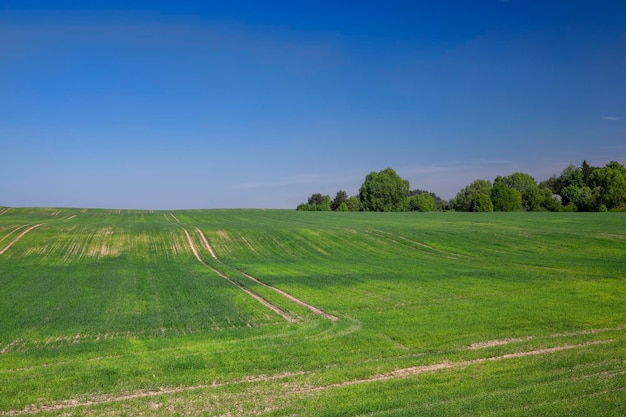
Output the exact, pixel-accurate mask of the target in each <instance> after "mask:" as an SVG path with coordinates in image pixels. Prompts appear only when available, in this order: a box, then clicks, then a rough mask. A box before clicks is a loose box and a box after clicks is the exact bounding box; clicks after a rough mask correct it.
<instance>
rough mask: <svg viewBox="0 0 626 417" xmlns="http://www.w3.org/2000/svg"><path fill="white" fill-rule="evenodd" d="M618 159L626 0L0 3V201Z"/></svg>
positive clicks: (168, 200) (427, 176) (199, 192)
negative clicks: (391, 170) (389, 171)
mask: <svg viewBox="0 0 626 417" xmlns="http://www.w3.org/2000/svg"><path fill="white" fill-rule="evenodd" d="M583 159H586V160H587V161H588V162H589V163H590V164H592V165H602V166H603V165H604V164H606V163H607V162H609V161H611V160H617V161H619V162H620V163H625V162H626V2H624V1H621V0H614V1H603V0H597V1H596V0H594V1H591V0H589V1H576V0H568V1H562V0H550V1H545V0H508V1H503V0H472V1H467V0H463V1H452V0H437V1H417V0H415V1H406V2H394V1H378V2H367V1H321V0H312V1H308V0H298V1H292V0H289V1H280V2H278V1H249V2H247V1H244V2H242V1H196V2H192V1H183V0H180V1H143V2H139V1H123V2H122V1H113V0H111V1H82V2H81V1H62V0H61V1H54V2H52V1H35V0H32V1H3V0H0V172H1V175H0V205H9V206H56V207H106V208H144V209H174V208H236V207H257V208H295V206H296V205H297V204H298V203H301V202H303V201H306V199H307V197H308V196H310V195H311V194H313V193H316V192H320V193H323V194H330V195H331V197H334V195H335V193H336V192H337V191H338V190H340V189H343V190H346V191H347V192H348V194H350V195H353V194H357V193H358V189H359V186H360V185H361V184H362V182H363V180H364V178H365V175H367V174H368V173H369V172H372V171H380V170H382V169H384V168H387V167H392V168H394V169H395V170H396V171H397V172H398V173H399V174H400V176H402V177H403V178H406V179H408V180H409V181H410V184H411V188H412V189H414V188H420V189H426V190H429V191H432V192H435V193H437V194H438V195H440V196H441V197H444V198H451V197H453V196H454V195H456V193H457V192H458V191H459V190H460V189H461V188H463V187H464V186H466V185H468V184H469V183H470V182H472V181H473V180H475V179H478V178H482V179H488V180H493V179H494V178H495V177H496V176H497V175H508V174H512V173H514V172H516V171H522V172H526V173H528V174H531V175H533V176H534V177H535V178H536V179H537V181H541V180H544V179H546V178H548V177H549V176H550V175H552V174H558V173H560V171H561V170H562V169H563V168H565V167H566V166H567V165H568V164H570V163H574V164H576V165H579V164H580V163H582V161H583Z"/></svg>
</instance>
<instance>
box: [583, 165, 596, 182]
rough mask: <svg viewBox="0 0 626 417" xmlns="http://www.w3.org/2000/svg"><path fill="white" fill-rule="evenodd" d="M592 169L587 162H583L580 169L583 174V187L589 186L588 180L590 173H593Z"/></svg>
mask: <svg viewBox="0 0 626 417" xmlns="http://www.w3.org/2000/svg"><path fill="white" fill-rule="evenodd" d="M594 169H595V168H594V167H592V166H590V165H589V164H588V163H587V161H583V164H582V165H581V167H580V170H581V172H582V174H583V182H584V184H585V185H587V186H589V179H590V178H591V173H592V172H593V171H594Z"/></svg>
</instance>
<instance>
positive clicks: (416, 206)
mask: <svg viewBox="0 0 626 417" xmlns="http://www.w3.org/2000/svg"><path fill="white" fill-rule="evenodd" d="M409 210H410V211H424V212H425V211H434V210H435V198H434V197H433V196H432V195H430V194H429V193H421V194H415V195H414V196H412V197H410V198H409Z"/></svg>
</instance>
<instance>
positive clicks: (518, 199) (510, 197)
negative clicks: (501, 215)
mask: <svg viewBox="0 0 626 417" xmlns="http://www.w3.org/2000/svg"><path fill="white" fill-rule="evenodd" d="M491 202H492V203H493V209H494V211H516V210H521V209H522V194H521V193H520V192H519V191H518V190H516V189H515V188H511V187H508V186H507V185H506V184H505V183H504V181H503V180H502V177H497V178H496V179H495V181H494V182H493V188H491Z"/></svg>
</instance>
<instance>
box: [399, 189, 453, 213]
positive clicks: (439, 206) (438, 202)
mask: <svg viewBox="0 0 626 417" xmlns="http://www.w3.org/2000/svg"><path fill="white" fill-rule="evenodd" d="M424 193H426V194H429V195H430V196H431V197H432V198H433V199H434V200H435V210H446V209H447V208H448V202H447V201H446V200H444V199H442V198H441V197H439V196H438V195H437V194H435V193H431V192H428V191H425V190H420V189H415V190H411V191H409V197H413V196H416V195H418V194H424ZM409 204H410V202H409ZM409 210H410V208H409Z"/></svg>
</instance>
